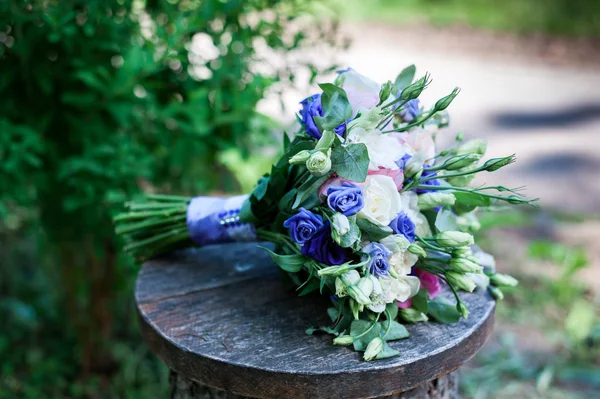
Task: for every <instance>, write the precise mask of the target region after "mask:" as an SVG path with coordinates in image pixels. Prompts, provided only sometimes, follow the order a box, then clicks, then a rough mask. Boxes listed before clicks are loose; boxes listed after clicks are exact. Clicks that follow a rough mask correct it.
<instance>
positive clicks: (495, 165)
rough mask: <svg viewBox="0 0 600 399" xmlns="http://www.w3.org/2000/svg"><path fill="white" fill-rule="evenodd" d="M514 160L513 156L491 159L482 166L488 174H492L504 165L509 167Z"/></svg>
mask: <svg viewBox="0 0 600 399" xmlns="http://www.w3.org/2000/svg"><path fill="white" fill-rule="evenodd" d="M516 160H517V158H516V157H515V156H514V154H513V155H510V156H508V157H504V158H492V159H490V160H488V161H486V162H485V163H484V164H483V168H484V169H485V170H487V171H488V172H494V171H496V170H498V169H500V168H503V167H504V166H506V165H510V164H511V163H513V162H515V161H516Z"/></svg>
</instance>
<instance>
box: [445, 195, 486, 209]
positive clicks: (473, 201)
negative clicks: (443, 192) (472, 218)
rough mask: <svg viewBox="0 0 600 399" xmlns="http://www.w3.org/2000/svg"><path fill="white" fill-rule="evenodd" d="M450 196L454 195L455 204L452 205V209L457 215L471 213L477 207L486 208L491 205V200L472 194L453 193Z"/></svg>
mask: <svg viewBox="0 0 600 399" xmlns="http://www.w3.org/2000/svg"><path fill="white" fill-rule="evenodd" d="M452 194H454V198H456V202H455V203H454V206H453V207H452V209H454V210H455V211H456V212H457V213H467V212H471V211H472V210H473V209H475V208H477V207H478V206H481V207H487V206H490V205H491V204H492V199H491V198H490V197H487V196H485V195H481V194H477V193H473V192H469V193H466V192H453V193H452Z"/></svg>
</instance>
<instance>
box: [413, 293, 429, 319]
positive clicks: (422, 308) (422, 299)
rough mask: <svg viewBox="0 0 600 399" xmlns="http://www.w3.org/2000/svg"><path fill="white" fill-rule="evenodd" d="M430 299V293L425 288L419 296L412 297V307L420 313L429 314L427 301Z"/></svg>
mask: <svg viewBox="0 0 600 399" xmlns="http://www.w3.org/2000/svg"><path fill="white" fill-rule="evenodd" d="M428 299H429V293H428V292H427V290H426V289H425V288H421V289H420V290H419V292H417V295H415V296H414V297H412V306H413V308H415V309H417V310H418V311H419V312H423V313H427V310H428V306H427V301H428Z"/></svg>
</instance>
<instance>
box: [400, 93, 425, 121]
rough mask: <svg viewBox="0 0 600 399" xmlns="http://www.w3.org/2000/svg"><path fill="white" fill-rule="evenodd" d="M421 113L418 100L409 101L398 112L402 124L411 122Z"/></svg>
mask: <svg viewBox="0 0 600 399" xmlns="http://www.w3.org/2000/svg"><path fill="white" fill-rule="evenodd" d="M420 113H421V110H420V103H419V99H418V98H415V99H414V100H409V101H408V102H407V103H406V104H404V107H403V108H402V110H401V111H400V116H401V117H402V120H403V121H404V122H408V123H410V122H412V121H414V120H415V118H416V117H417V116H419V114H420Z"/></svg>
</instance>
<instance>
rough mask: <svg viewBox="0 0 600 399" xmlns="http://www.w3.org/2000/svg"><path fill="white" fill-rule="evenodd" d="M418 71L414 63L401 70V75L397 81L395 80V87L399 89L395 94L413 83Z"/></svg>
mask: <svg viewBox="0 0 600 399" xmlns="http://www.w3.org/2000/svg"><path fill="white" fill-rule="evenodd" d="M416 72H417V68H416V67H415V66H414V65H410V66H408V67H406V68H404V69H403V70H402V72H400V75H398V77H397V78H396V82H394V88H395V89H396V90H397V91H396V93H395V94H398V93H400V92H401V91H402V90H403V89H404V88H405V87H407V86H408V85H410V84H411V83H412V81H413V79H414V78H415V73H416Z"/></svg>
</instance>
